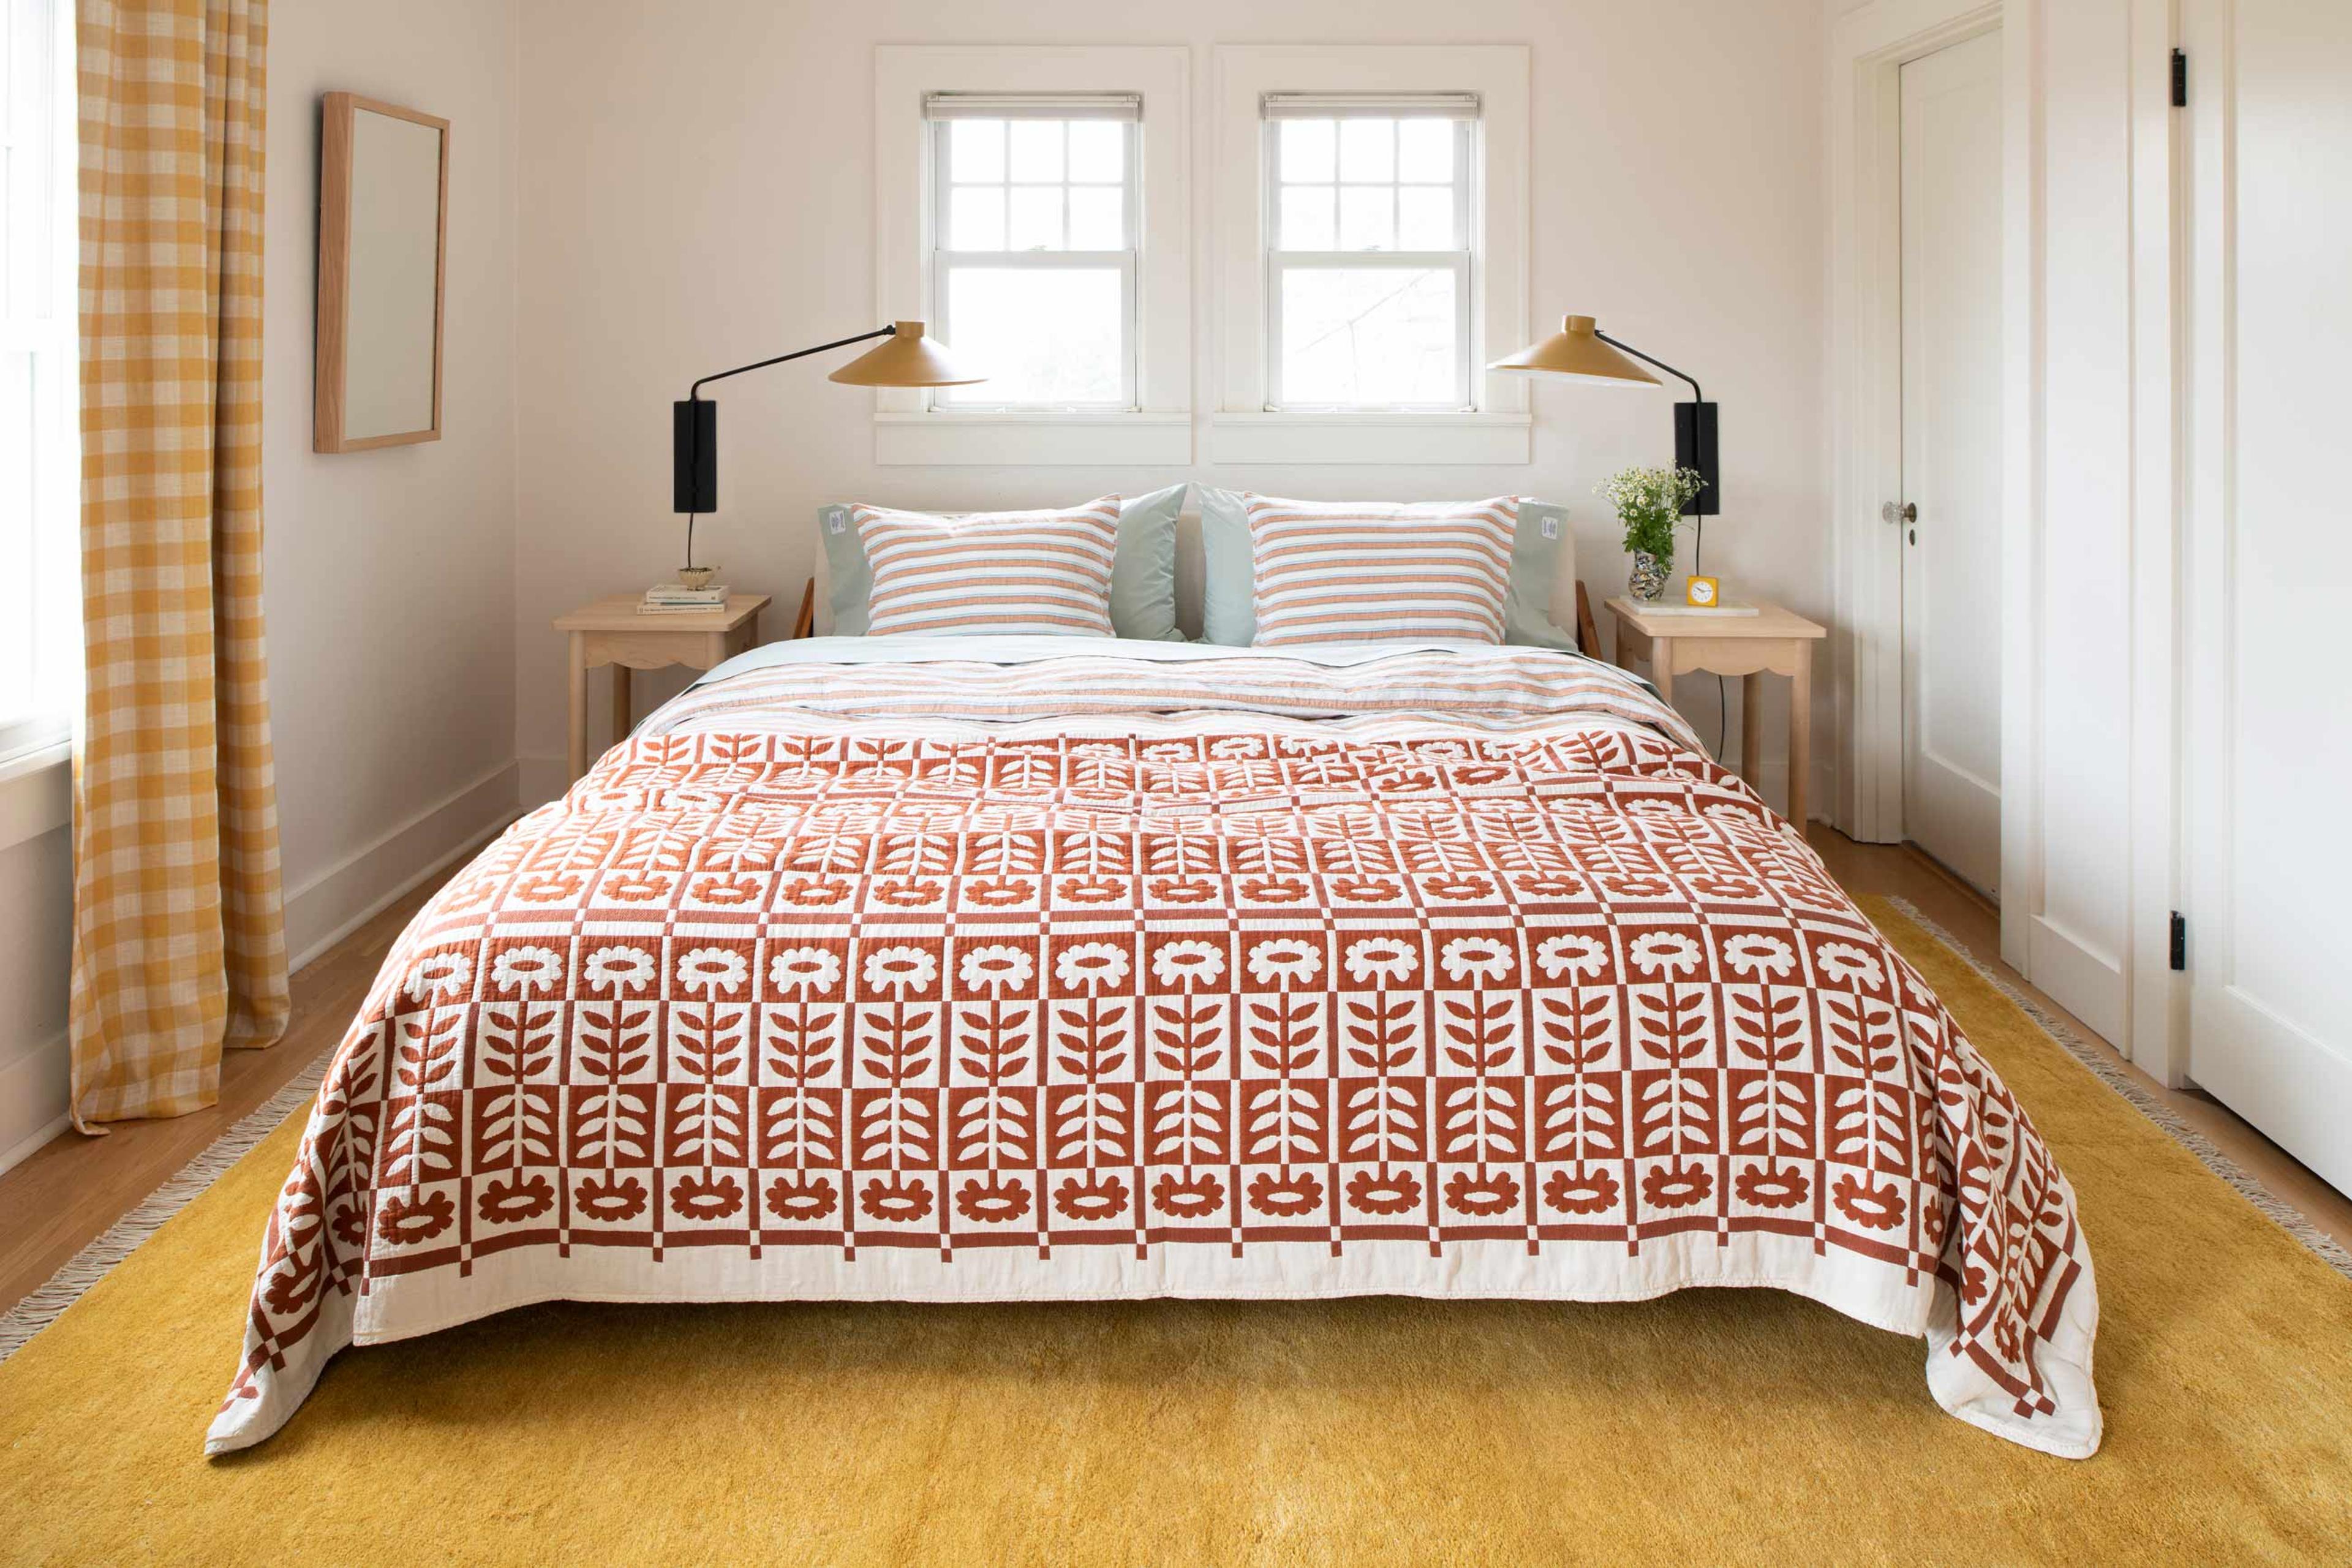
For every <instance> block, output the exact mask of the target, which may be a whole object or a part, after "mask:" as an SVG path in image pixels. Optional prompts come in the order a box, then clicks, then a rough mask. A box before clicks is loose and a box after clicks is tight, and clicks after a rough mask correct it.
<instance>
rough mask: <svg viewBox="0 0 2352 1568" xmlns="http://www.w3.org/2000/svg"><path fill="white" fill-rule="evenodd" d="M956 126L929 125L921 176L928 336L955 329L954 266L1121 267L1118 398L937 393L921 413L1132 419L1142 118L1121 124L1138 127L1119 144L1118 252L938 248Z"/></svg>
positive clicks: (1138, 343) (951, 335) (950, 190)
mask: <svg viewBox="0 0 2352 1568" xmlns="http://www.w3.org/2000/svg"><path fill="white" fill-rule="evenodd" d="M1069 118H1070V119H1083V118H1086V116H1084V115H1082V114H1076V113H1073V114H1072V115H1070V116H1069ZM955 123H956V121H953V120H947V119H941V120H934V121H931V122H930V143H931V146H930V153H931V161H930V163H929V164H927V165H926V170H927V172H928V174H929V185H930V187H931V238H932V250H931V254H930V270H929V275H928V277H927V279H926V281H927V283H928V284H929V289H930V292H929V295H928V296H927V298H929V300H930V301H931V313H930V317H929V320H930V321H931V323H932V327H931V330H932V331H935V332H936V333H938V335H939V337H940V341H941V342H946V343H949V344H953V343H954V342H955V329H954V326H953V323H952V321H951V320H950V312H949V310H948V293H949V290H948V288H947V282H948V278H947V274H948V271H949V270H950V269H951V268H957V267H998V268H1015V269H1034V270H1037V271H1051V270H1053V269H1055V268H1089V269H1093V270H1100V269H1102V268H1112V267H1115V268H1118V288H1119V331H1120V334H1121V340H1120V343H1119V347H1120V350H1121V351H1122V352H1121V353H1120V355H1119V361H1120V363H1119V395H1118V398H1117V399H1116V400H1115V401H1112V402H1108V403H1069V404H1042V403H990V402H987V401H985V400H984V399H972V400H970V401H964V402H958V401H956V400H955V399H953V398H948V399H942V398H941V397H940V395H939V391H938V390H934V391H933V392H932V394H931V395H930V397H929V399H928V400H927V402H926V405H925V411H926V412H927V413H933V414H1105V413H1110V414H1132V413H1134V412H1136V411H1137V405H1136V388H1137V375H1136V361H1137V356H1138V354H1139V353H1140V351H1141V347H1142V342H1143V333H1142V330H1141V329H1142V323H1141V322H1139V321H1137V319H1136V286H1135V279H1136V273H1137V272H1138V270H1139V268H1140V264H1141V261H1142V257H1143V246H1142V231H1143V226H1142V223H1141V221H1140V220H1141V217H1142V212H1141V208H1142V205H1143V163H1142V146H1143V136H1142V132H1141V128H1140V127H1141V122H1140V120H1139V119H1138V120H1134V121H1119V122H1118V123H1122V124H1128V125H1133V126H1136V127H1137V129H1135V130H1133V131H1130V132H1128V134H1127V135H1126V136H1125V137H1124V138H1123V139H1122V140H1123V142H1124V152H1125V156H1124V162H1125V163H1126V171H1125V179H1124V181H1123V183H1122V184H1121V186H1120V189H1121V191H1122V192H1123V195H1122V202H1123V206H1122V209H1121V211H1120V214H1119V224H1120V228H1121V229H1122V231H1123V233H1122V237H1123V238H1124V239H1125V240H1126V241H1127V243H1126V245H1125V247H1123V248H1121V249H1118V250H1012V249H1005V250H949V249H946V248H944V247H940V245H939V244H938V241H939V237H940V236H941V235H943V234H945V233H946V232H947V231H948V229H949V227H950V223H949V209H950V202H951V201H952V200H953V195H954V183H955V182H954V170H953V168H952V166H951V165H950V164H949V163H948V162H947V160H948V156H949V154H948V151H947V149H948V145H949V142H948V138H949V136H950V131H951V127H953V126H954V125H955ZM942 169H945V170H946V171H947V173H948V176H949V177H948V178H946V179H941V178H940V177H939V176H940V171H941V170H942ZM1003 184H1004V186H1005V188H1006V189H1007V190H1010V189H1012V188H1013V181H1012V180H1010V179H1007V180H1005V181H1004V182H1003ZM1104 188H1108V186H1106V187H1104ZM1063 190H1064V193H1065V195H1064V208H1065V210H1064V214H1063V219H1064V222H1065V223H1067V221H1068V212H1067V205H1068V196H1067V192H1068V190H1069V182H1067V181H1065V182H1064V183H1063Z"/></svg>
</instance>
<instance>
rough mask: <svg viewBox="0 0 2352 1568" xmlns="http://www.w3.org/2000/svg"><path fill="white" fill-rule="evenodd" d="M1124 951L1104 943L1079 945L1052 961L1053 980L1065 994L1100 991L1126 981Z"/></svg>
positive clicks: (1066, 950) (1125, 956) (1065, 949)
mask: <svg viewBox="0 0 2352 1568" xmlns="http://www.w3.org/2000/svg"><path fill="white" fill-rule="evenodd" d="M1127 969H1128V963H1127V950H1126V949H1125V948H1123V947H1115V946H1113V945H1112V944H1111V943H1109V942H1079V943H1077V944H1076V946H1074V947H1066V948H1064V949H1063V950H1062V951H1061V952H1060V953H1058V954H1057V955H1056V956H1055V959H1054V978H1055V980H1056V981H1058V982H1060V984H1061V987H1062V989H1063V990H1065V991H1099V990H1102V989H1103V988H1104V987H1106V986H1112V985H1118V984H1121V983H1122V982H1124V981H1125V980H1126V979H1127Z"/></svg>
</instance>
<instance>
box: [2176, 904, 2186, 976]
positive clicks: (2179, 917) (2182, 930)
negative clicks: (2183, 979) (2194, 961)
mask: <svg viewBox="0 0 2352 1568" xmlns="http://www.w3.org/2000/svg"><path fill="white" fill-rule="evenodd" d="M2172 967H2173V968H2175V969H2186V968H2188V967H2189V921H2188V918H2187V917H2186V916H2184V915H2183V914H2182V913H2181V912H2180V911H2179V910H2173V911H2172Z"/></svg>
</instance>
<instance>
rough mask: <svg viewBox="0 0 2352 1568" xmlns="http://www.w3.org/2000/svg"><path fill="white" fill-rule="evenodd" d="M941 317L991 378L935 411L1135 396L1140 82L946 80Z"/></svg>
mask: <svg viewBox="0 0 2352 1568" xmlns="http://www.w3.org/2000/svg"><path fill="white" fill-rule="evenodd" d="M923 107H924V116H925V118H926V120H927V121H929V125H930V134H931V138H932V151H931V168H932V199H933V203H934V210H933V214H932V224H933V232H934V234H935V236H936V237H937V245H936V247H935V249H934V251H933V254H932V261H931V289H932V304H931V321H932V328H933V331H936V332H937V333H938V335H939V337H940V340H941V341H942V342H947V343H949V344H950V345H952V346H953V348H954V349H955V351H956V353H958V354H959V355H960V356H962V357H964V358H966V359H968V360H970V361H971V363H974V364H978V365H982V366H985V367H986V368H987V371H988V379H987V380H986V381H984V382H982V383H979V384H975V385H971V386H951V387H941V388H940V389H939V390H938V391H937V392H936V393H935V394H934V405H935V406H937V407H940V408H970V409H990V408H993V409H1019V410H1040V411H1042V410H1053V409H1069V410H1079V409H1096V410H1110V409H1132V408H1134V407H1135V406H1136V336H1137V333H1136V270H1137V268H1136V263H1137V248H1138V243H1139V238H1138V237H1139V229H1140V219H1141V214H1140V211H1139V208H1140V206H1141V202H1140V200H1139V184H1140V182H1139V177H1138V168H1139V157H1138V148H1137V142H1138V137H1137V126H1138V121H1139V119H1140V115H1141V109H1142V104H1141V100H1140V98H1139V96H1138V95H1136V94H1133V93H1100V94H1084V93H1058V94H1039V95H1017V94H1015V95H1004V94H990V93H961V92H935V93H931V94H929V95H928V96H927V97H926V99H925V100H924V106H923Z"/></svg>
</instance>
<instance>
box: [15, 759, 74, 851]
mask: <svg viewBox="0 0 2352 1568" xmlns="http://www.w3.org/2000/svg"><path fill="white" fill-rule="evenodd" d="M72 821H73V742H71V741H70V740H65V741H57V742H51V743H50V744H48V745H46V746H36V747H33V748H31V749H30V750H27V751H23V752H17V753H16V755H14V756H12V757H9V758H7V759H6V760H5V761H0V849H8V848H12V847H15V846H16V845H19V844H22V843H24V842H26V840H27V839H33V838H38V837H41V836H42V835H43V834H45V833H51V832H55V831H56V830H57V829H58V828H60V827H64V826H68V824H70V823H71V822H72Z"/></svg>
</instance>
